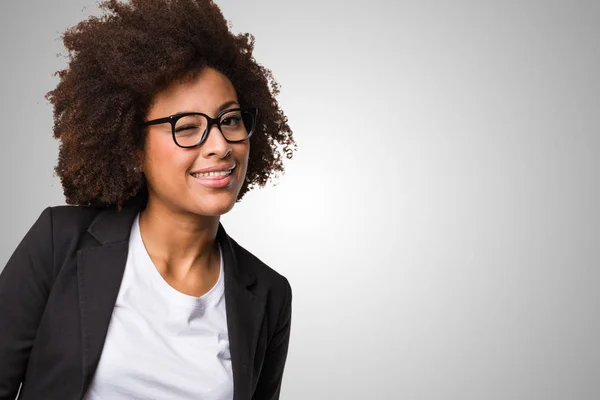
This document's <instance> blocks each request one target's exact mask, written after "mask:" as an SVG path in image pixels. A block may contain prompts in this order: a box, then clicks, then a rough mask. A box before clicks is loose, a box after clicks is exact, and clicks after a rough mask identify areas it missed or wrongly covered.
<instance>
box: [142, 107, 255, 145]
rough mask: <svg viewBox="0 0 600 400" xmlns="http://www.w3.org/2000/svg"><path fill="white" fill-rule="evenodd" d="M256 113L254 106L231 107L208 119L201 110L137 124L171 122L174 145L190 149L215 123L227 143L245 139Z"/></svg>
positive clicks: (249, 134)
mask: <svg viewBox="0 0 600 400" xmlns="http://www.w3.org/2000/svg"><path fill="white" fill-rule="evenodd" d="M257 116H258V108H252V107H246V108H231V109H228V110H224V111H222V112H221V113H219V115H217V117H216V118H211V117H209V116H208V115H206V114H204V113H198V112H189V113H180V114H175V115H171V116H169V117H164V118H158V119H153V120H151V121H146V122H143V123H142V124H141V126H148V125H158V124H164V123H167V122H168V123H170V124H171V133H172V135H173V141H174V142H175V144H176V145H177V146H179V147H183V148H191V147H197V146H200V145H201V144H202V143H204V141H205V140H206V138H207V137H208V132H209V131H210V129H211V128H212V126H213V125H217V127H218V128H219V131H220V132H221V134H222V135H223V137H224V138H225V140H226V141H227V142H228V143H240V142H243V141H245V140H248V139H250V136H252V134H253V133H254V128H255V125H256V117H257Z"/></svg>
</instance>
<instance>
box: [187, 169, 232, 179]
mask: <svg viewBox="0 0 600 400" xmlns="http://www.w3.org/2000/svg"><path fill="white" fill-rule="evenodd" d="M230 174H231V170H228V171H218V172H204V173H200V174H192V175H193V176H195V177H197V178H206V177H209V176H227V175H230Z"/></svg>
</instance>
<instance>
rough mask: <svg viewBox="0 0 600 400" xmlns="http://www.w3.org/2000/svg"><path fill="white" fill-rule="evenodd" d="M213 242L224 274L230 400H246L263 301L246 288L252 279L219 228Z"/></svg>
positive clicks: (220, 227) (253, 279)
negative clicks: (220, 252) (231, 386)
mask: <svg viewBox="0 0 600 400" xmlns="http://www.w3.org/2000/svg"><path fill="white" fill-rule="evenodd" d="M217 240H218V241H219V243H220V244H221V248H222V250H223V261H224V270H225V307H226V310H227V327H228V334H229V349H230V353H231V367H232V370H233V384H234V396H233V399H234V400H250V399H251V398H252V391H253V382H255V381H256V380H257V378H258V377H254V376H253V372H254V358H255V354H256V346H257V343H258V339H259V335H260V329H261V327H262V326H263V325H262V322H263V317H264V312H265V305H266V304H265V300H264V299H263V298H261V297H258V296H256V295H255V294H254V293H253V292H252V291H250V290H249V288H250V287H251V286H252V285H253V284H254V283H255V281H256V277H255V276H254V275H253V274H251V273H249V272H248V271H247V270H244V269H242V266H241V265H239V263H238V259H237V257H236V254H235V251H234V249H233V245H232V243H231V240H230V239H229V236H228V235H227V233H226V232H225V229H224V228H223V226H222V225H221V224H219V231H218V233H217Z"/></svg>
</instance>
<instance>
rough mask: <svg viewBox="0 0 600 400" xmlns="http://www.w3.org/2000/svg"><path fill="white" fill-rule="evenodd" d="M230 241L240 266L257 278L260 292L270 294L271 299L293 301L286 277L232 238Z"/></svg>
mask: <svg viewBox="0 0 600 400" xmlns="http://www.w3.org/2000/svg"><path fill="white" fill-rule="evenodd" d="M229 240H230V241H231V244H232V246H233V250H234V252H235V255H236V257H237V261H238V263H239V265H240V266H241V267H242V268H244V269H246V270H247V272H249V273H251V274H253V275H254V276H255V277H256V282H257V283H256V284H257V286H258V288H257V289H258V290H259V291H262V292H265V291H266V292H269V293H268V295H269V297H275V298H279V299H287V300H288V301H291V295H292V293H291V292H292V288H291V285H290V283H289V280H288V279H287V278H286V277H285V276H283V275H282V274H281V273H279V272H277V271H276V270H275V269H273V268H272V267H270V266H269V265H267V264H266V263H265V262H263V261H262V260H261V259H259V258H258V257H257V256H256V255H254V254H252V253H251V252H250V251H248V250H247V249H245V248H244V247H243V246H241V245H240V244H239V243H238V242H236V241H235V240H234V239H232V238H231V237H230V238H229Z"/></svg>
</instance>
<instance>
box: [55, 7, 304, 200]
mask: <svg viewBox="0 0 600 400" xmlns="http://www.w3.org/2000/svg"><path fill="white" fill-rule="evenodd" d="M99 7H100V9H101V10H103V11H104V13H103V15H102V16H100V17H89V18H88V19H86V20H84V21H82V22H80V23H79V24H77V25H75V26H74V27H72V28H70V29H69V30H67V31H66V32H65V33H64V34H63V42H64V45H65V47H66V49H67V51H68V55H67V56H68V67H67V68H66V69H64V70H60V71H57V72H56V75H58V77H59V83H58V85H57V86H56V88H55V90H53V91H50V92H48V94H47V95H46V98H47V99H48V100H49V101H50V102H51V103H52V104H53V106H54V137H55V138H56V139H58V140H59V141H60V147H59V155H58V163H57V165H56V167H55V172H56V174H57V175H58V176H59V177H60V180H61V183H62V186H63V190H64V194H65V198H66V202H67V203H68V204H73V205H88V206H101V207H102V206H109V205H117V206H119V207H121V206H122V205H123V204H126V203H127V202H128V200H130V199H132V198H134V197H136V195H139V194H140V193H145V192H146V190H147V188H146V182H145V179H144V176H143V174H142V173H141V172H139V168H137V167H138V166H139V165H140V163H141V160H140V156H139V154H140V150H143V147H144V137H145V136H144V135H145V130H144V129H141V128H140V123H141V122H142V121H143V118H144V116H145V115H146V113H147V111H148V109H149V107H150V106H151V102H152V99H153V97H154V95H155V94H156V93H157V92H159V91H160V90H161V89H164V88H165V87H166V86H167V85H168V84H169V83H171V82H173V81H174V80H185V79H190V78H193V77H194V76H195V74H196V73H197V72H198V71H200V70H201V69H202V68H203V67H207V66H208V67H212V68H215V69H217V70H218V71H220V72H221V73H222V74H224V75H225V76H226V77H227V78H229V80H230V81H231V82H232V83H233V86H234V87H235V89H236V91H237V93H238V99H239V101H240V105H241V106H242V107H244V106H252V107H258V108H259V114H258V120H257V122H256V130H255V132H254V134H253V136H252V139H251V140H252V145H251V146H250V155H249V161H248V171H247V175H246V176H247V178H246V181H245V182H244V185H243V186H242V188H241V190H240V193H239V195H238V199H237V200H240V199H241V198H242V196H243V195H244V194H245V193H246V192H247V191H248V190H249V189H251V188H252V187H254V186H256V185H258V186H264V185H265V184H266V183H267V182H268V181H269V179H270V178H271V177H272V176H273V175H274V174H277V173H282V172H283V171H284V167H283V162H282V161H283V160H282V157H281V156H282V154H285V155H286V157H287V158H292V155H293V152H294V151H295V150H296V143H295V141H294V139H293V136H292V131H291V129H290V127H289V126H288V122H287V117H286V116H285V115H284V114H283V112H282V111H281V109H280V107H279V105H278V103H277V100H276V99H275V97H276V96H277V95H278V94H279V85H278V83H277V82H276V81H275V80H274V79H273V76H272V74H271V71H270V70H268V69H266V68H265V67H263V66H261V65H260V64H258V63H257V62H256V60H255V59H254V56H253V54H252V53H253V49H254V36H252V35H251V34H249V33H241V34H237V35H234V34H233V33H231V32H230V30H229V26H228V22H227V21H226V20H225V18H224V16H223V14H222V12H221V10H220V8H219V7H218V6H217V5H216V4H215V3H213V2H212V1H210V0H131V1H130V2H129V3H123V2H120V1H118V0H105V1H102V2H100V3H99Z"/></svg>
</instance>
